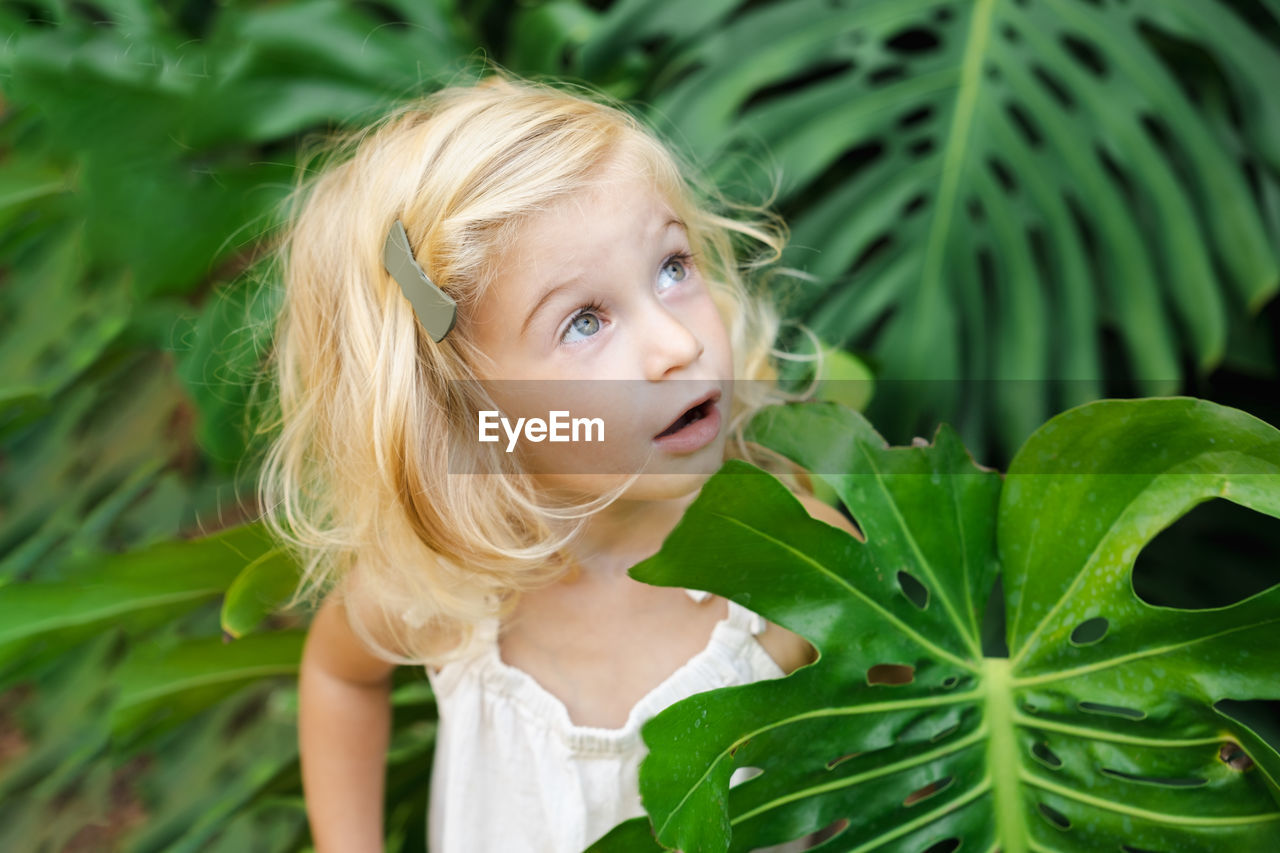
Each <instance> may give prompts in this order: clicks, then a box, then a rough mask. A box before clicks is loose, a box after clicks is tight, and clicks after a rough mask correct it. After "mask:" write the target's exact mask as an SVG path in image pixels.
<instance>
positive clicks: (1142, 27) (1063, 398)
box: [578, 0, 1280, 449]
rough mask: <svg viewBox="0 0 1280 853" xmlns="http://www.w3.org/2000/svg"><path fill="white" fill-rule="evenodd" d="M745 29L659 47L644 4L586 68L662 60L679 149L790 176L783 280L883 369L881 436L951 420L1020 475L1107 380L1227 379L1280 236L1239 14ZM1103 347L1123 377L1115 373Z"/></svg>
mask: <svg viewBox="0 0 1280 853" xmlns="http://www.w3.org/2000/svg"><path fill="white" fill-rule="evenodd" d="M715 6H716V8H717V9H718V10H720V11H719V12H718V13H717V14H724V13H726V12H728V9H727V8H722V7H721V6H720V4H715ZM733 6H736V9H735V10H734V11H732V12H731V13H729V14H727V16H726V17H724V18H722V19H716V20H715V23H714V25H713V24H712V23H711V18H710V17H708V18H707V19H706V20H703V19H702V18H701V17H699V19H698V21H696V22H690V27H688V28H686V27H683V26H681V27H679V28H676V27H673V26H661V25H660V24H659V22H660V21H665V20H666V18H665V17H664V16H663V11H664V10H666V9H667V8H668V6H667V4H662V5H661V6H659V7H657V11H655V14H654V15H653V20H652V22H650V20H648V19H645V20H644V21H643V22H641V21H640V20H639V19H638V16H639V15H640V10H641V8H642V7H644V4H641V3H639V2H636V3H630V2H624V3H618V4H616V5H614V6H612V7H611V8H610V9H609V10H608V11H607V12H606V14H605V15H604V16H602V18H601V21H600V24H599V26H598V28H597V30H596V31H595V33H594V34H593V35H592V38H591V39H590V40H589V41H588V43H587V44H586V45H584V47H583V49H582V51H581V53H580V56H579V65H578V67H579V69H581V70H583V71H584V72H585V73H588V74H591V73H593V72H595V71H598V70H599V69H601V68H603V67H604V66H605V65H607V64H608V63H609V62H611V61H614V60H616V58H618V57H623V56H633V55H636V53H637V52H641V51H642V52H643V55H646V56H648V57H650V61H651V62H652V63H654V64H655V65H656V66H658V67H659V68H661V69H672V68H674V69H678V70H677V71H674V72H667V73H668V75H669V76H667V77H662V78H661V79H664V80H670V81H671V82H670V85H667V86H663V87H657V86H656V85H655V88H653V89H650V90H646V91H644V92H642V93H640V94H639V97H641V98H643V99H645V100H647V101H649V102H650V103H652V109H651V111H650V115H651V116H653V117H654V118H655V119H656V120H658V121H660V122H661V124H662V126H663V127H664V128H665V129H666V131H667V133H668V135H669V136H670V137H671V138H672V139H674V140H675V141H676V142H677V143H679V144H681V145H683V146H684V147H686V148H688V149H690V150H691V151H692V152H693V153H694V154H695V155H696V156H697V158H698V159H699V160H700V161H701V162H704V163H707V164H710V166H711V169H712V171H713V173H714V175H715V176H716V177H717V179H718V181H719V182H720V183H721V184H722V185H729V186H733V185H735V184H737V185H740V184H741V183H742V182H743V180H744V179H748V180H751V181H752V182H753V184H754V188H753V191H751V192H750V194H751V196H752V197H753V198H760V197H764V196H767V195H768V193H769V190H771V189H773V187H772V178H773V175H774V173H775V172H776V173H779V174H780V178H781V186H780V189H781V192H782V201H781V207H782V209H783V212H784V213H786V214H788V219H789V220H790V221H791V224H792V236H793V239H792V241H791V248H790V250H789V252H788V254H787V262H788V263H789V264H790V265H791V266H794V267H799V268H802V269H805V270H807V271H808V272H809V273H811V274H812V275H814V276H816V277H817V279H818V280H819V281H822V282H827V283H829V285H828V286H827V287H825V288H824V287H815V288H810V292H809V293H807V294H806V295H805V296H804V298H802V299H800V300H799V301H798V302H797V303H796V304H795V306H794V308H793V310H794V312H795V314H796V315H797V316H799V317H800V318H801V319H803V320H804V321H805V322H806V323H807V324H809V325H810V327H811V328H812V329H813V330H814V331H815V332H816V333H817V334H818V335H819V336H820V337H822V338H823V339H825V340H829V341H831V342H832V343H834V344H837V345H840V346H857V347H858V348H860V349H866V350H868V351H870V352H872V353H873V354H874V356H875V363H876V372H877V375H878V377H879V378H880V380H881V383H880V393H879V394H878V395H877V398H876V400H875V401H874V402H873V403H872V404H871V409H870V411H871V415H872V417H873V419H874V420H876V422H877V423H878V424H880V425H881V427H882V428H883V429H887V430H889V432H890V434H893V435H896V436H899V437H900V438H901V439H902V440H905V438H906V436H908V435H910V434H912V432H920V431H921V430H922V429H923V428H926V427H928V426H929V425H931V424H932V423H934V422H935V419H936V418H937V417H939V416H941V417H947V418H951V419H954V420H955V421H957V422H959V423H961V424H962V425H963V426H964V428H965V435H966V436H967V438H968V439H969V440H971V441H973V442H975V443H977V442H979V441H981V440H983V439H984V437H985V436H984V432H985V430H986V429H991V430H995V431H996V432H997V434H998V435H999V438H1000V443H1001V444H1002V445H1003V446H1005V447H1008V448H1010V449H1012V448H1013V447H1016V446H1017V444H1018V443H1019V442H1021V441H1022V440H1024V439H1025V437H1026V436H1027V435H1029V434H1030V432H1031V431H1032V430H1033V429H1034V428H1035V427H1036V426H1037V425H1038V424H1039V423H1040V422H1041V421H1043V420H1044V418H1045V417H1047V416H1048V415H1049V414H1051V413H1052V412H1053V411H1057V410H1060V409H1061V408H1066V407H1069V406H1072V405H1075V404H1078V403H1081V402H1084V401H1086V400H1089V399H1094V398H1097V397H1099V396H1101V394H1102V392H1103V389H1104V379H1106V378H1108V377H1116V376H1117V375H1124V376H1127V377H1132V381H1133V383H1134V384H1135V387H1136V389H1137V391H1138V393H1143V394H1167V393H1171V392H1173V391H1175V390H1177V389H1178V388H1179V387H1180V386H1181V385H1182V379H1183V377H1182V366H1181V364H1180V359H1181V358H1183V357H1184V356H1185V357H1186V360H1187V361H1188V362H1189V363H1192V364H1194V365H1195V369H1197V370H1199V371H1207V370H1208V369H1209V368H1210V367H1212V366H1214V365H1216V364H1218V363H1219V362H1220V361H1221V359H1222V358H1223V356H1224V353H1225V345H1226V341H1227V339H1228V336H1229V333H1230V327H1229V326H1228V320H1229V318H1230V317H1232V316H1236V314H1235V313H1234V312H1233V310H1229V309H1228V307H1227V306H1228V305H1232V306H1235V305H1238V306H1240V307H1241V308H1247V309H1248V310H1251V311H1256V310H1257V308H1258V307H1259V306H1260V305H1261V304H1262V303H1263V302H1264V301H1266V300H1267V299H1269V298H1271V297H1272V296H1274V295H1275V294H1276V292H1277V288H1278V287H1280V263H1278V261H1277V252H1276V231H1275V219H1272V220H1271V225H1270V227H1268V222H1267V218H1266V215H1267V213H1268V211H1267V210H1265V209H1262V208H1260V206H1259V200H1257V199H1255V197H1254V196H1253V194H1252V193H1251V190H1250V182H1251V180H1254V179H1253V178H1251V177H1250V175H1249V174H1248V173H1246V171H1245V168H1244V166H1243V164H1244V163H1245V162H1247V163H1249V164H1250V166H1251V168H1253V169H1254V173H1255V174H1257V173H1258V172H1262V173H1263V174H1262V176H1261V177H1260V178H1257V182H1258V183H1259V184H1260V185H1261V186H1262V187H1264V188H1267V187H1274V185H1275V182H1276V178H1277V175H1278V174H1280V166H1278V164H1277V162H1276V161H1277V156H1276V154H1275V152H1276V151H1278V150H1280V144H1277V136H1278V135H1280V95H1278V94H1277V93H1276V91H1275V90H1274V87H1271V86H1269V85H1268V84H1267V83H1265V82H1264V81H1266V80H1270V79H1273V78H1277V77H1280V51H1278V50H1277V46H1276V44H1275V42H1274V40H1273V39H1269V35H1274V32H1271V33H1268V32H1266V31H1262V30H1257V29H1251V28H1250V27H1248V26H1247V25H1246V24H1245V23H1244V22H1243V21H1242V20H1240V19H1239V18H1238V17H1237V16H1236V14H1235V13H1234V12H1233V11H1232V10H1231V8H1230V6H1229V5H1227V4H1225V3H1219V2H1205V0H1133V2H1128V3H1124V4H1120V3H1105V4H1104V3H1089V2H1084V0H1058V2H1052V3H1048V2H1040V3H998V2H995V0H978V2H958V0H951V2H944V1H943V0H866V2H859V3H847V4H832V3H829V2H826V0H775V2H765V3H749V4H733ZM645 8H647V7H645ZM672 8H674V6H672ZM730 8H732V7H730ZM699 14H700V15H701V13H699ZM707 14H708V16H710V14H711V13H707ZM698 23H702V24H704V26H703V27H702V28H701V29H698V28H697V24H698ZM1170 32H1171V33H1174V34H1176V36H1177V37H1179V38H1182V39H1186V40H1188V41H1191V42H1194V43H1195V44H1196V45H1197V46H1198V47H1199V48H1201V49H1202V51H1203V56H1204V62H1207V63H1212V64H1215V65H1216V66H1217V67H1219V68H1222V69H1223V70H1224V71H1225V73H1226V75H1227V77H1226V79H1227V80H1228V81H1229V89H1230V94H1231V96H1232V97H1233V98H1234V99H1235V100H1236V102H1237V103H1238V104H1240V105H1241V109H1240V110H1239V127H1234V126H1231V125H1224V124H1221V123H1219V124H1218V126H1217V129H1216V130H1215V131H1211V130H1210V127H1211V121H1212V113H1213V112H1214V111H1215V110H1216V107H1213V106H1206V105H1204V104H1202V103H1198V102H1197V100H1196V98H1195V96H1194V93H1193V96H1189V95H1188V93H1187V91H1184V87H1183V81H1182V80H1181V79H1180V78H1179V76H1178V75H1184V76H1185V74H1186V73H1187V72H1186V71H1185V69H1184V68H1182V67H1180V66H1179V65H1178V64H1177V63H1175V62H1172V61H1170V60H1168V59H1166V57H1165V54H1164V53H1162V52H1161V51H1166V52H1167V48H1168V45H1167V44H1166V43H1165V42H1162V41H1161V39H1160V34H1161V33H1170ZM1165 41H1167V40H1165ZM662 73H663V72H662V71H660V70H658V68H655V69H653V71H652V75H653V77H652V79H655V80H656V79H659V77H660V75H661V74H662ZM670 75H674V76H670ZM1224 136H1225V137H1226V139H1227V140H1228V141H1224ZM1237 151H1238V152H1240V153H1239V154H1238V155H1237V154H1236V152H1237ZM762 158H767V162H770V163H773V164H776V168H775V169H774V170H770V169H768V168H762V167H760V166H759V165H757V161H759V160H760V159H762ZM742 192H744V193H745V192H746V191H742ZM1271 213H1272V214H1274V210H1271ZM1104 331H1106V332H1108V333H1109V332H1110V331H1114V332H1115V333H1116V334H1117V335H1118V336H1119V340H1120V342H1121V344H1122V346H1123V353H1122V354H1121V355H1122V357H1123V360H1124V362H1125V363H1124V365H1123V372H1121V370H1120V369H1119V366H1117V367H1113V368H1107V367H1106V366H1105V365H1104V351H1103V347H1102V341H1103V333H1104ZM1049 379H1054V380H1057V379H1061V380H1066V381H1062V382H1058V383H1055V384H1052V385H1050V384H1049V383H1048V382H1047V381H1046V380H1049ZM1018 380H1030V381H1027V382H1022V381H1018ZM969 411H973V412H974V413H975V414H973V415H971V414H969V413H968V412H969Z"/></svg>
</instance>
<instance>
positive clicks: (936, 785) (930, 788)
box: [902, 776, 955, 808]
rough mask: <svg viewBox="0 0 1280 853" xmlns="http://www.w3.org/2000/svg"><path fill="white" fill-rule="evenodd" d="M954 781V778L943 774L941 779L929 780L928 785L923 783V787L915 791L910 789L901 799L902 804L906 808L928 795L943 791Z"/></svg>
mask: <svg viewBox="0 0 1280 853" xmlns="http://www.w3.org/2000/svg"><path fill="white" fill-rule="evenodd" d="M954 781H955V779H954V778H953V777H951V776H943V777H942V778H941V779H939V780H937V781H936V782H930V783H929V784H928V785H925V786H924V787H923V788H921V789H919V790H917V791H912V792H911V793H910V794H908V795H907V798H906V799H905V800H903V801H902V804H903V805H904V806H906V807H907V808H911V807H912V806H914V805H915V804H916V803H919V802H923V801H924V800H927V799H929V798H930V797H932V796H933V795H934V794H938V793H941V792H942V791H945V790H946V789H947V788H949V787H951V783H952V782H954Z"/></svg>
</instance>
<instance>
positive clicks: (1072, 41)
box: [1061, 34, 1107, 79]
mask: <svg viewBox="0 0 1280 853" xmlns="http://www.w3.org/2000/svg"><path fill="white" fill-rule="evenodd" d="M1061 41H1062V46H1063V47H1065V48H1066V49H1067V52H1068V53H1070V54H1071V55H1072V56H1074V57H1075V58H1076V60H1077V61H1079V62H1080V64H1081V65H1083V66H1084V67H1085V68H1088V69H1089V70H1090V71H1092V72H1093V75H1094V76H1095V77H1098V78H1099V79H1102V78H1105V77H1106V76H1107V62H1106V60H1105V59H1103V58H1102V54H1101V53H1100V52H1099V51H1098V49H1097V48H1096V47H1094V46H1093V45H1091V44H1089V43H1088V42H1087V41H1085V40H1084V39H1081V38H1077V37H1076V36H1072V35H1066V34H1064V35H1063V36H1062V39H1061Z"/></svg>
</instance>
